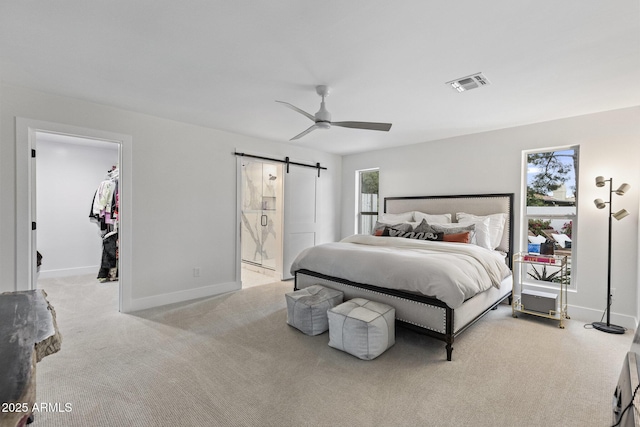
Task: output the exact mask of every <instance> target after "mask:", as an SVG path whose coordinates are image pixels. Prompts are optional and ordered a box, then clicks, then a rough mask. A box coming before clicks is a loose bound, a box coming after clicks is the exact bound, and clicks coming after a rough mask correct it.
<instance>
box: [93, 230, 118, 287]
mask: <svg viewBox="0 0 640 427" xmlns="http://www.w3.org/2000/svg"><path fill="white" fill-rule="evenodd" d="M117 279H118V232H116V231H114V232H111V233H108V234H107V235H105V236H104V237H103V238H102V263H101V264H100V270H99V271H98V280H99V281H101V282H106V281H108V280H117Z"/></svg>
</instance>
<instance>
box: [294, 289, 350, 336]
mask: <svg viewBox="0 0 640 427" xmlns="http://www.w3.org/2000/svg"><path fill="white" fill-rule="evenodd" d="M285 297H286V299H287V323H288V324H289V325H291V326H293V327H294V328H296V329H299V330H301V331H302V332H304V333H305V334H307V335H318V334H321V333H323V332H325V331H326V330H327V329H329V323H328V321H327V310H329V309H330V308H332V307H335V306H336V305H338V304H340V303H342V300H343V299H344V294H343V293H342V292H341V291H337V290H335V289H329V288H325V287H324V286H320V285H313V286H309V287H308V288H304V289H300V290H298V291H294V292H289V293H288V294H285Z"/></svg>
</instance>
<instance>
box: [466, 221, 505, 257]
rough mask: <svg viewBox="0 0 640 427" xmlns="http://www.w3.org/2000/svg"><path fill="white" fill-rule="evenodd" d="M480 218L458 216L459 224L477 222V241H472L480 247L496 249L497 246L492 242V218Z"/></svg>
mask: <svg viewBox="0 0 640 427" xmlns="http://www.w3.org/2000/svg"><path fill="white" fill-rule="evenodd" d="M477 218H480V219H473V218H471V217H464V218H458V224H475V226H476V236H475V241H473V240H471V243H473V244H475V245H478V246H480V247H483V248H486V249H490V250H494V249H495V248H497V246H493V245H492V243H491V232H490V225H489V224H490V223H491V219H490V218H488V217H485V218H482V217H477Z"/></svg>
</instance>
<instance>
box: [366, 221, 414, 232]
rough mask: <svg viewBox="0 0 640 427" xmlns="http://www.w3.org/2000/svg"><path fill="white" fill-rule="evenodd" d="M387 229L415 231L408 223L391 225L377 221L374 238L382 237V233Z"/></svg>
mask: <svg viewBox="0 0 640 427" xmlns="http://www.w3.org/2000/svg"><path fill="white" fill-rule="evenodd" d="M386 227H391V228H395V229H398V230H402V231H413V227H412V226H411V224H409V223H408V222H402V223H399V224H390V223H385V222H381V221H376V225H375V226H374V227H373V233H372V234H373V235H374V236H382V232H383V231H384V229H385V228H386Z"/></svg>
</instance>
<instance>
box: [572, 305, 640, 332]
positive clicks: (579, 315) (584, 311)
mask: <svg viewBox="0 0 640 427" xmlns="http://www.w3.org/2000/svg"><path fill="white" fill-rule="evenodd" d="M567 313H568V314H569V316H570V317H571V320H572V321H578V322H580V321H584V322H587V324H588V323H591V322H592V321H594V320H593V319H597V320H595V321H596V322H597V321H600V318H601V317H602V313H603V311H602V310H595V309H593V308H587V307H581V306H576V305H569V306H568V308H567ZM587 319H588V320H587ZM605 320H606V319H605ZM611 323H612V324H614V325H620V326H622V327H624V328H627V329H636V328H637V327H638V319H637V318H635V317H633V316H629V315H627V314H620V313H614V312H611Z"/></svg>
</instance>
